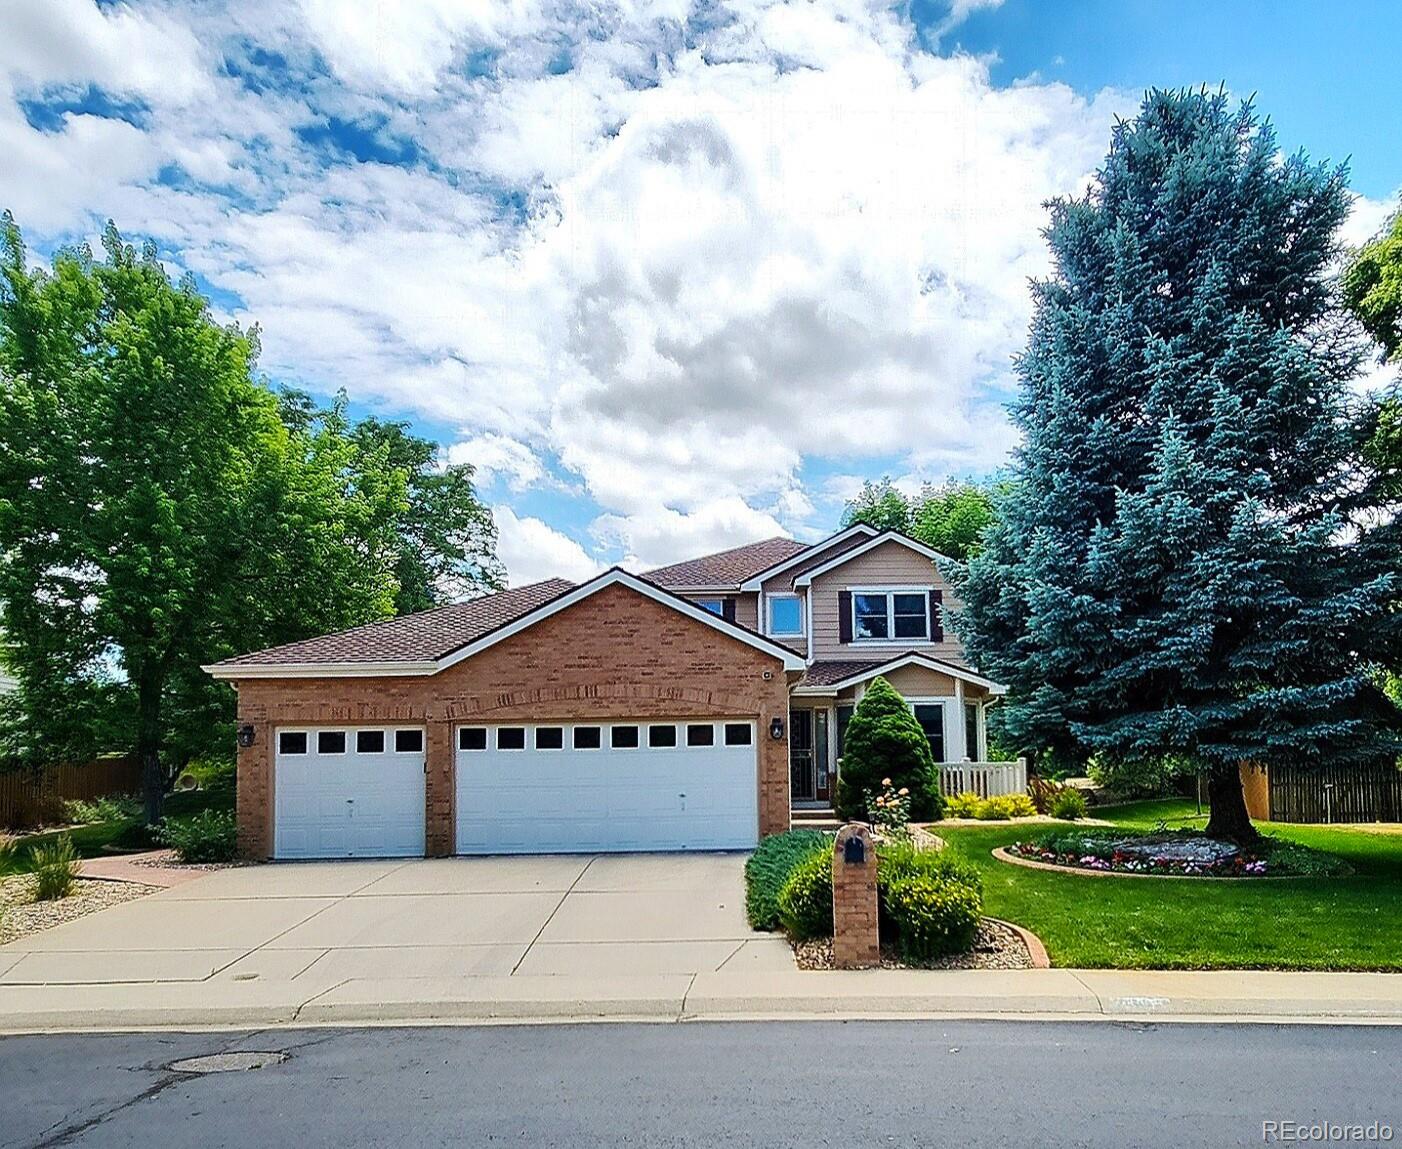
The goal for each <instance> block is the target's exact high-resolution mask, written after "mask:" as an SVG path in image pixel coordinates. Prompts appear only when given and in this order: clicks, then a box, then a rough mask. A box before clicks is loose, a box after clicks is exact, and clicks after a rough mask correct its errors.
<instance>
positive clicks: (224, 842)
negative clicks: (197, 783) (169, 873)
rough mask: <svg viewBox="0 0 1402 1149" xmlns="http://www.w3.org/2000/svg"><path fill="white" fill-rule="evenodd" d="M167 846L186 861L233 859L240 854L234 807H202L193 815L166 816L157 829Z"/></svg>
mask: <svg viewBox="0 0 1402 1149" xmlns="http://www.w3.org/2000/svg"><path fill="white" fill-rule="evenodd" d="M157 837H158V838H159V839H160V841H161V843H162V844H163V845H166V846H169V847H170V848H171V849H173V850H174V851H175V854H176V857H178V858H179V859H180V860H181V861H182V862H231V861H233V860H234V857H235V856H236V855H237V853H238V825H237V823H236V822H235V819H234V812H233V811H232V810H201V811H200V812H199V813H198V814H195V815H193V816H192V817H189V818H166V819H164V820H163V821H162V822H161V824H160V826H159V827H158V829H157Z"/></svg>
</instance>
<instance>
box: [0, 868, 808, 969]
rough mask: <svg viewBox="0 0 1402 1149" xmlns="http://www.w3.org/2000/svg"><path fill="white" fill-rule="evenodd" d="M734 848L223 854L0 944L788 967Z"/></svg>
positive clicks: (110, 964)
mask: <svg viewBox="0 0 1402 1149" xmlns="http://www.w3.org/2000/svg"><path fill="white" fill-rule="evenodd" d="M744 861H745V859H744V856H743V855H734V854H701V855H676V854H638V855H600V856H594V857H590V856H548V857H529V858H527V857H512V858H505V857H503V858H451V859H442V860H421V859H415V860H412V861H365V862H360V861H344V862H300V863H281V864H273V865H263V866H249V867H244V868H239V869H230V870H221V871H216V872H213V873H211V874H210V875H209V876H207V877H204V878H200V879H199V880H197V881H193V882H189V883H186V884H184V885H181V886H177V887H175V888H173V889H169V890H165V891H163V892H161V893H159V894H153V895H151V896H150V897H146V898H141V899H139V900H137V901H134V902H128V903H125V904H123V905H119V906H116V907H114V908H112V909H109V910H104V911H101V912H99V913H96V914H91V915H89V916H87V917H84V918H80V919H78V920H76V921H73V922H69V923H67V924H65V925H62V926H58V927H55V928H54V929H51V930H47V931H45V932H42V933H38V934H34V935H31V936H30V937H27V938H22V939H20V940H19V941H16V942H12V943H11V944H10V945H8V946H4V947H0V985H10V986H21V985H30V986H36V985H96V984H112V983H139V982H148V983H149V982H182V983H190V982H201V981H210V980H212V981H216V982H228V981H236V982H257V983H262V984H267V983H269V982H274V983H287V982H294V981H295V982H297V983H299V984H301V985H306V986H308V987H310V986H311V985H316V986H334V985H339V984H341V983H343V982H348V981H362V980H375V979H384V978H395V979H416V978H461V977H492V978H501V977H535V976H550V975H569V976H573V977H590V978H609V977H614V976H621V977H639V976H648V975H663V974H701V973H710V972H715V971H720V970H725V971H727V972H732V971H733V972H742V971H755V972H779V971H784V970H792V969H793V968H794V965H793V957H792V954H791V952H790V950H789V947H788V945H787V944H786V943H785V942H784V941H782V940H781V939H778V938H775V937H772V936H770V935H765V934H757V933H755V932H753V931H752V930H750V929H749V927H748V926H747V925H746V924H745V917H744V895H743V885H742V881H741V872H742V869H743V866H744Z"/></svg>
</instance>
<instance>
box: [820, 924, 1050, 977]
mask: <svg viewBox="0 0 1402 1149" xmlns="http://www.w3.org/2000/svg"><path fill="white" fill-rule="evenodd" d="M794 958H795V959H796V960H797V961H798V968H799V969H819V970H821V969H832V968H833V964H832V938H818V939H816V940H814V941H809V942H798V943H796V944H795V945H794ZM881 968H882V969H1034V968H1036V967H1035V965H1034V963H1033V961H1032V954H1031V953H1030V952H1029V950H1028V948H1027V943H1026V942H1024V941H1023V940H1022V936H1021V935H1020V934H1019V933H1018V932H1017V931H1016V930H1015V929H1013V928H1012V927H1011V926H1009V925H1006V924H1005V923H1003V922H998V921H993V920H991V919H989V918H985V919H984V920H983V922H982V923H981V924H980V926H979V930H978V934H977V936H976V937H975V938H974V948H973V949H971V950H969V951H968V952H967V953H962V954H950V955H949V956H948V957H942V958H937V959H935V960H934V961H931V962H928V963H925V964H923V965H911V964H909V963H907V962H903V961H901V960H900V959H899V958H898V957H897V956H896V954H895V951H894V950H892V949H889V948H887V947H884V946H883V947H882V950H881Z"/></svg>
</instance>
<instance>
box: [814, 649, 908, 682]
mask: <svg viewBox="0 0 1402 1149" xmlns="http://www.w3.org/2000/svg"><path fill="white" fill-rule="evenodd" d="M896 657H897V658H899V657H900V655H897V656H896ZM890 661H891V660H890V659H889V658H877V659H866V660H864V661H858V660H855V659H838V660H834V661H832V662H815V663H813V664H812V665H810V666H809V667H808V669H807V670H805V671H804V672H803V677H802V678H800V679H799V680H798V682H797V683H796V685H798V686H831V685H832V684H833V683H834V682H842V681H844V680H846V679H848V678H851V677H852V676H853V675H854V674H863V673H865V672H866V671H868V670H875V669H876V668H877V667H878V666H885V665H886V663H888V662H890Z"/></svg>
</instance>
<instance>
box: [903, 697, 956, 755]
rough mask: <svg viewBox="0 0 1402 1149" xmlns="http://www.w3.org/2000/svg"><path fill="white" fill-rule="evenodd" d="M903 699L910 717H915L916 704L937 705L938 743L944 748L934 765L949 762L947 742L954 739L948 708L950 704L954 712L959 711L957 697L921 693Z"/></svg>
mask: <svg viewBox="0 0 1402 1149" xmlns="http://www.w3.org/2000/svg"><path fill="white" fill-rule="evenodd" d="M905 701H906V705H907V706H909V707H910V716H911V717H912V718H914V717H915V708H916V707H917V706H938V707H939V708H940V745H941V746H942V748H943V749H944V757H943V758H941V759H940V760H939V761H938V762H936V763H935V765H936V766H940V765H943V764H944V763H946V762H949V761H950V757H949V744H950V743H951V742H953V741H954V737H953V735H952V734H951V731H950V728H951V727H952V726H953V725H954V723H952V722H950V720H949V714H950V708H951V706H952V707H953V708H954V710H955V711H956V712H960V707H961V705H962V704H961V703H960V702H959V701H958V700H957V699H955V698H951V697H950V696H949V695H948V694H945V695H941V696H939V697H936V698H927V697H925V696H923V695H922V696H919V697H916V696H912V697H910V698H907V699H906V700H905ZM961 728H962V724H961ZM961 749H962V747H961ZM954 761H958V759H954Z"/></svg>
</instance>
